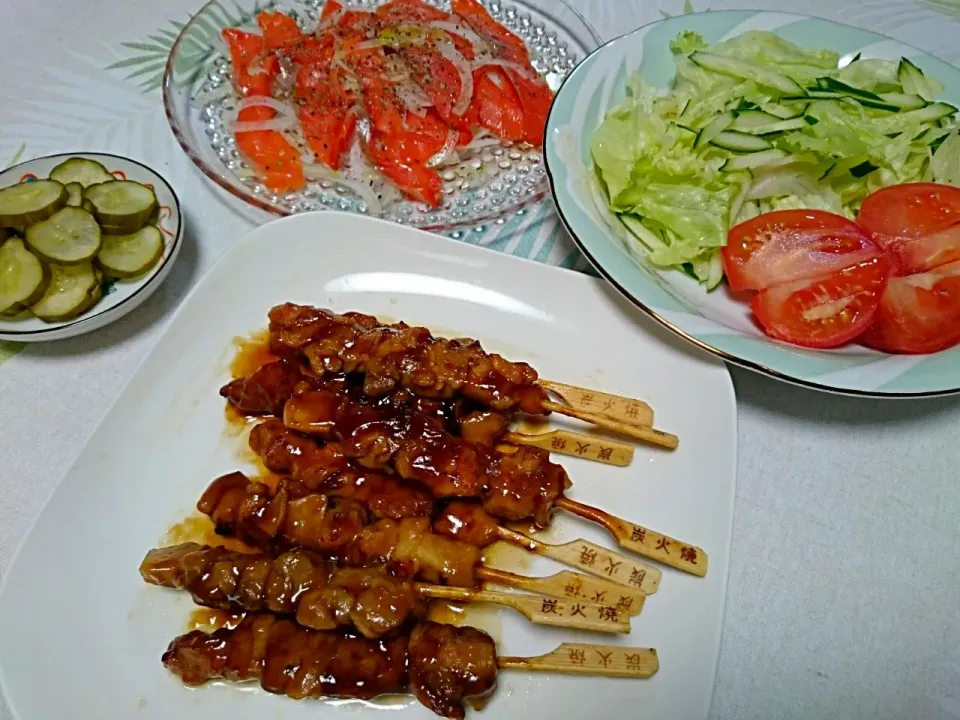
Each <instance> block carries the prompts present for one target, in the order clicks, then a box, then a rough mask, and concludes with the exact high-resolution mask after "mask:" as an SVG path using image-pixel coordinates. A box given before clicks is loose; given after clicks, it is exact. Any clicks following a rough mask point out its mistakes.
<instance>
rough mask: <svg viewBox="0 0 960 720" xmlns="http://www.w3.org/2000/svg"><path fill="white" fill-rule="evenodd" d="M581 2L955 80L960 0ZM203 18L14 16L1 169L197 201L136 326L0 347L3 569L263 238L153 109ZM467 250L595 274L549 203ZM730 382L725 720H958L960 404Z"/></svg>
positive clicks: (1, 46) (592, 12) (85, 7)
mask: <svg viewBox="0 0 960 720" xmlns="http://www.w3.org/2000/svg"><path fill="white" fill-rule="evenodd" d="M573 4H574V5H576V6H577V7H578V9H580V10H581V12H583V14H584V16H585V17H586V18H587V19H588V20H589V21H590V22H591V23H592V24H593V26H594V27H595V28H596V29H597V31H598V32H599V33H600V35H601V36H602V37H603V38H604V39H609V38H612V37H615V36H616V35H619V34H621V33H622V32H624V31H626V30H628V29H629V28H633V27H637V26H640V25H643V24H646V23H649V22H653V21H655V20H657V19H659V18H661V17H662V16H663V15H664V14H674V15H675V14H679V13H683V12H688V11H693V10H707V9H714V10H718V9H728V8H737V7H751V8H758V7H759V8H761V9H771V10H785V11H794V12H805V13H809V14H812V15H819V16H821V17H826V18H830V19H834V20H838V21H841V22H845V23H848V24H853V25H860V26H862V27H865V28H868V29H870V30H875V31H877V32H881V33H884V34H886V35H890V36H892V37H894V38H896V39H898V40H901V41H904V42H907V43H910V44H912V45H916V46H918V47H920V48H922V49H924V50H926V51H928V52H930V53H933V54H934V55H937V56H939V57H942V58H944V59H945V60H948V61H950V62H953V63H955V64H957V63H960V45H958V44H957V42H956V37H957V35H958V33H960V0H873V1H861V2H855V1H853V0H846V1H845V2H840V1H838V0H806V2H803V3H794V2H789V0H749V1H748V2H744V0H740V2H739V3H738V2H736V1H733V2H729V1H726V0H694V1H693V7H691V6H690V4H689V3H687V4H686V5H684V3H683V0H659V2H656V1H654V0H649V1H646V0H573ZM199 5H200V2H199V0H167V2H163V3H146V2H138V3H136V4H133V3H121V2H119V0H91V2H85V3H74V2H70V1H69V0H44V2H36V3H26V2H20V0H0V17H2V18H3V21H4V22H3V29H2V31H0V65H2V67H3V68H4V80H3V83H2V87H3V93H2V94H3V96H4V102H3V103H0V129H2V132H0V166H3V165H5V164H7V163H8V162H13V161H15V160H16V159H17V158H23V159H26V158H30V157H36V156H41V155H46V154H49V153H54V152H63V151H71V150H88V151H98V150H102V151H109V152H115V153H120V154H124V155H129V156H131V157H133V158H136V159H139V160H142V161H144V162H146V163H147V164H150V165H152V166H154V167H156V168H157V169H158V170H159V171H160V172H161V173H163V174H164V175H166V176H167V178H168V179H169V180H170V181H171V182H172V183H173V184H174V186H175V187H176V188H177V190H178V192H179V194H180V196H181V197H183V198H186V199H187V200H186V216H187V238H186V243H185V245H184V248H183V252H182V254H181V256H180V259H179V261H178V262H177V265H176V267H175V268H174V269H173V272H172V273H171V275H170V277H169V279H168V280H167V281H166V283H165V284H164V286H163V287H162V288H161V289H160V290H159V291H158V292H157V294H156V295H154V296H153V297H152V298H150V300H148V301H147V302H146V303H145V304H144V305H143V306H142V307H141V308H139V309H138V310H137V311H136V312H134V313H132V314H131V315H129V316H127V317H126V318H124V319H122V320H120V321H118V322H117V323H115V324H113V325H111V326H109V327H108V328H105V329H104V330H101V331H99V332H96V333H93V334H91V335H88V336H83V337H80V338H75V339H72V340H66V341H61V342H56V343H48V344H39V345H33V346H28V347H26V348H23V347H22V346H18V345H12V344H6V343H0V398H2V400H0V428H3V431H2V438H3V441H2V443H0V467H2V468H3V474H2V480H0V482H2V490H0V492H2V500H0V573H2V572H3V571H4V570H5V569H6V568H7V567H9V563H10V561H11V559H12V556H13V553H14V551H15V549H16V547H17V545H18V543H19V542H20V540H21V538H22V537H23V536H24V534H25V533H26V532H27V530H28V528H29V526H30V524H31V523H32V521H33V519H34V518H35V517H36V515H37V514H38V513H39V511H40V509H41V506H42V505H43V503H44V501H45V499H46V498H47V497H48V496H49V495H50V493H51V492H52V491H53V489H54V487H55V486H56V484H57V482H58V481H59V479H60V478H61V477H62V476H63V474H64V473H65V472H66V470H67V468H68V467H69V466H70V464H71V462H72V461H73V459H74V458H75V457H76V456H77V454H78V453H79V451H80V449H81V448H82V447H83V444H84V443H85V441H86V438H87V437H88V435H89V434H90V433H91V432H92V430H93V428H94V427H95V425H96V423H97V421H98V419H99V418H100V417H102V416H103V414H104V412H105V411H106V409H107V407H108V406H109V405H110V403H111V402H112V400H113V398H114V397H115V395H116V394H117V392H118V390H119V388H120V387H122V385H123V384H124V383H125V382H126V381H127V379H128V378H129V377H130V375H131V373H132V372H133V370H134V369H135V368H136V367H137V364H138V363H139V362H140V360H141V359H142V358H143V357H144V355H145V354H146V353H147V352H148V351H149V350H150V348H151V347H152V346H153V344H154V342H155V341H156V338H157V337H158V334H159V333H160V331H161V330H162V328H163V327H164V326H165V324H166V322H167V321H168V319H169V318H170V315H171V312H172V311H173V309H174V308H175V307H176V305H177V303H178V301H179V299H180V298H181V297H183V294H184V292H185V291H186V290H187V289H188V288H189V287H191V286H192V285H193V284H194V283H195V282H196V281H197V280H198V278H199V277H200V276H201V275H202V274H203V273H204V272H205V271H206V270H207V269H208V268H209V267H210V265H211V263H212V262H213V261H214V260H215V259H216V258H217V257H218V256H219V255H220V254H221V253H222V252H223V251H224V250H226V249H227V248H228V247H229V246H230V245H231V244H232V243H233V242H234V241H235V240H236V239H237V238H239V237H241V236H243V235H244V234H245V233H246V232H248V230H249V229H250V227H251V225H250V223H249V222H248V221H247V220H245V219H244V218H242V217H240V216H239V215H237V213H235V212H233V211H232V210H231V208H230V207H229V206H227V205H226V204H224V203H223V202H222V201H221V200H220V199H219V196H218V195H217V194H216V193H215V192H214V191H213V190H212V189H211V187H210V184H209V183H208V182H207V181H206V180H205V179H204V178H203V177H202V176H201V175H200V173H199V172H197V171H196V170H195V169H194V168H193V166H192V164H191V163H190V161H189V160H188V159H187V158H186V156H185V155H184V154H183V153H182V152H181V150H180V148H179V146H177V145H176V143H175V141H174V140H173V137H172V135H171V134H170V132H169V130H168V128H167V125H166V120H165V118H164V115H163V110H162V107H161V103H160V96H159V92H158V90H157V87H158V85H159V78H160V74H161V73H162V65H163V62H164V60H165V58H166V52H167V49H168V48H169V45H170V42H171V39H172V37H173V36H174V35H175V33H176V27H177V26H176V25H175V23H176V22H183V21H185V20H186V19H187V17H188V16H189V14H190V13H191V12H192V11H194V10H196V8H197V7H198V6H199ZM122 10H126V12H123V11H122ZM471 235H475V237H473V240H474V241H476V242H479V243H482V244H485V245H488V246H490V247H494V248H496V249H499V250H503V251H506V252H512V253H523V254H525V255H527V256H528V257H534V258H536V259H538V260H540V261H543V262H548V263H551V264H555V265H563V266H566V267H574V268H579V269H584V268H586V263H585V262H584V261H583V259H582V258H581V257H580V256H579V255H578V253H577V252H576V250H575V249H574V248H573V245H572V243H571V242H570V240H569V239H568V238H566V237H565V236H564V234H563V232H562V231H561V230H559V228H558V224H557V220H556V216H555V214H554V212H553V210H552V208H550V207H547V206H544V207H543V208H542V209H540V210H537V211H534V212H531V213H527V214H525V215H524V216H523V217H522V218H518V219H515V220H513V221H508V222H507V223H506V224H504V225H502V226H495V227H494V228H492V229H490V230H489V231H488V232H486V233H482V234H481V233H477V234H471ZM731 372H732V374H733V378H734V383H735V385H736V389H737V398H738V402H739V412H738V415H739V442H740V458H739V476H738V481H739V482H738V491H737V505H736V518H735V524H734V534H733V550H732V569H731V574H730V583H729V595H728V601H727V610H726V616H725V619H724V637H723V646H722V650H721V655H720V668H719V674H718V677H717V685H716V690H715V695H714V702H713V709H712V712H711V718H716V719H718V720H719V719H720V718H731V719H733V718H736V719H737V720H751V719H752V718H758V719H761V718H762V719H763V720H768V719H769V718H804V719H805V720H807V719H819V718H840V717H842V718H846V719H847V720H859V719H860V718H864V719H867V718H869V719H870V720H885V719H888V718H889V719H890V720H903V719H904V718H910V719H911V720H912V719H922V720H927V719H930V720H934V719H941V718H960V602H958V594H960V561H958V558H960V493H958V492H957V488H956V474H957V473H956V468H957V467H958V460H960V452H958V443H957V440H956V428H957V427H958V425H960V398H943V399H935V400H924V401H874V400H863V399H849V398H842V397H836V396H831V395H826V394H817V393H814V392H811V391H808V390H804V389H799V388H795V387H792V386H790V385H786V384H783V383H779V382H775V381H773V380H769V379H767V378H764V377H761V376H759V375H755V374H752V373H749V372H746V371H741V370H738V369H732V370H731ZM2 641H3V640H2V638H0V642H2ZM9 717H10V713H9V710H8V709H6V706H5V705H4V703H3V700H2V699H0V719H2V720H6V719H7V718H9ZM23 720H28V719H26V718H24V719H23ZM29 720H34V719H32V718H31V719H29ZM38 720H39V719H38Z"/></svg>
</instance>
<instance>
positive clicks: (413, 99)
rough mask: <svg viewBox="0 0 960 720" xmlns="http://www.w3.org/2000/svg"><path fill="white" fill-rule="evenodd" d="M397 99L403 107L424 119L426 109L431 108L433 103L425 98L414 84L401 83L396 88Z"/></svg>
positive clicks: (424, 94)
mask: <svg viewBox="0 0 960 720" xmlns="http://www.w3.org/2000/svg"><path fill="white" fill-rule="evenodd" d="M396 92H397V98H399V100H400V102H402V103H403V106H404V107H405V108H407V110H409V111H410V112H412V113H413V114H414V115H416V116H418V117H425V116H426V114H427V108H428V107H432V106H433V102H432V101H431V100H430V98H429V97H427V95H426V93H424V92H423V90H422V89H421V88H420V86H418V85H415V84H414V83H410V82H408V83H401V84H398V85H397V86H396Z"/></svg>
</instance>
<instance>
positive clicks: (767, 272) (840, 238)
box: [722, 210, 881, 291]
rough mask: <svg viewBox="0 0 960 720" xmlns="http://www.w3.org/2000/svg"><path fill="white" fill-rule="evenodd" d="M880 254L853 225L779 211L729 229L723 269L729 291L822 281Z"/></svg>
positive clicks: (813, 213) (812, 213)
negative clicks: (820, 279) (811, 279)
mask: <svg viewBox="0 0 960 720" xmlns="http://www.w3.org/2000/svg"><path fill="white" fill-rule="evenodd" d="M880 253H881V250H880V248H879V247H877V245H876V244H874V243H873V241H871V240H870V238H869V237H867V235H866V234H865V233H864V232H863V230H861V229H860V227H858V226H857V225H856V224H855V223H853V222H851V221H849V220H847V219H846V218H844V217H841V216H839V215H834V214H833V213H828V212H823V211H820V210H780V211H777V212H771V213H766V214H764V215H760V216H758V217H755V218H753V219H752V220H748V221H747V222H744V223H741V224H740V225H737V226H735V227H733V228H731V229H730V233H729V236H728V240H727V246H726V247H725V248H724V249H723V252H722V255H723V268H724V271H725V272H726V275H727V282H728V283H729V284H730V288H731V289H732V290H738V291H739V290H763V289H764V288H768V287H771V286H772V285H776V284H778V283H785V282H793V281H795V280H804V279H809V278H814V277H823V276H826V275H830V274H832V273H835V272H838V271H840V270H843V269H844V268H848V267H852V266H854V265H858V264H860V263H862V262H865V261H867V260H870V259H872V258H874V257H876V256H877V255H879V254H880Z"/></svg>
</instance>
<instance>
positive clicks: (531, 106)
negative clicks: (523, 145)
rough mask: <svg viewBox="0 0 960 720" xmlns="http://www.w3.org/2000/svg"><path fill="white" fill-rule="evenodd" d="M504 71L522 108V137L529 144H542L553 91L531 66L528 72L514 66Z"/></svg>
mask: <svg viewBox="0 0 960 720" xmlns="http://www.w3.org/2000/svg"><path fill="white" fill-rule="evenodd" d="M504 71H505V72H506V74H507V77H509V78H510V81H511V82H512V83H513V87H514V88H515V89H516V91H517V96H518V97H519V99H520V107H521V108H522V109H523V139H524V140H526V141H527V142H528V143H530V144H531V145H537V146H540V145H543V135H544V133H545V132H546V129H547V116H548V115H549V114H550V106H551V105H552V104H553V91H552V90H550V87H549V86H548V85H547V83H546V82H545V81H544V80H543V78H541V77H540V76H539V75H537V74H536V72H534V70H533V69H532V68H531V69H530V70H529V72H528V71H527V70H523V71H521V70H520V69H519V68H514V67H507V68H504Z"/></svg>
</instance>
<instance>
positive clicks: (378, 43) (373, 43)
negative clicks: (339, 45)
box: [350, 38, 390, 52]
mask: <svg viewBox="0 0 960 720" xmlns="http://www.w3.org/2000/svg"><path fill="white" fill-rule="evenodd" d="M389 44H390V43H388V42H387V41H386V40H381V39H380V38H373V40H362V41H360V42H358V43H357V44H356V45H351V46H350V50H351V51H353V50H355V51H357V52H362V51H363V50H373V49H374V48H379V47H383V46H384V45H389Z"/></svg>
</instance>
